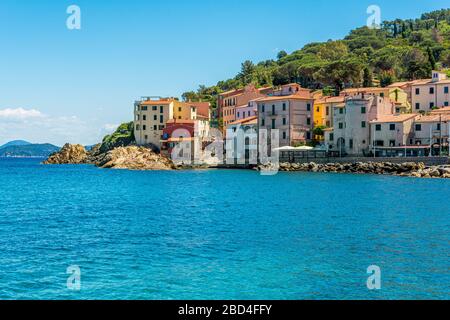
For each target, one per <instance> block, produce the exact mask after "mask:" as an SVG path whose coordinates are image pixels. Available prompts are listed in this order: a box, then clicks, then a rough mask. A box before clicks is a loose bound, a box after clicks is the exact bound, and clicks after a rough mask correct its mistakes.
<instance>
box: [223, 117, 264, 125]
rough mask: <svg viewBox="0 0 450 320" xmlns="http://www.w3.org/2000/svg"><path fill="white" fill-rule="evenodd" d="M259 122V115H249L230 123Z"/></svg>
mask: <svg viewBox="0 0 450 320" xmlns="http://www.w3.org/2000/svg"><path fill="white" fill-rule="evenodd" d="M257 123H258V117H249V118H245V119H240V120H237V121H234V122H231V123H229V124H228V125H235V124H257Z"/></svg>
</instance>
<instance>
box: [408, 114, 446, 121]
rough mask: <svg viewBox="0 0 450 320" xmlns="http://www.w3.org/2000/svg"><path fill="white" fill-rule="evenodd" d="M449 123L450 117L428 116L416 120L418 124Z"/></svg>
mask: <svg viewBox="0 0 450 320" xmlns="http://www.w3.org/2000/svg"><path fill="white" fill-rule="evenodd" d="M439 121H441V122H447V121H450V115H426V116H421V117H420V118H418V119H416V122H439Z"/></svg>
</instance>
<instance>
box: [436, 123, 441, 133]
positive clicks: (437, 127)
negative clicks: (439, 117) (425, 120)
mask: <svg viewBox="0 0 450 320" xmlns="http://www.w3.org/2000/svg"><path fill="white" fill-rule="evenodd" d="M436 130H437V131H441V124H440V123H438V124H437V125H436Z"/></svg>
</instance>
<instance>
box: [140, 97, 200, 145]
mask: <svg viewBox="0 0 450 320" xmlns="http://www.w3.org/2000/svg"><path fill="white" fill-rule="evenodd" d="M197 118H198V116H197V107H196V106H195V105H194V104H191V103H186V102H180V101H178V100H177V99H175V98H161V97H144V98H142V99H141V100H140V101H136V103H135V105H134V135H135V138H136V142H137V144H138V145H149V144H151V145H154V146H156V147H158V148H160V146H161V143H160V142H161V139H162V135H163V130H164V129H165V128H166V124H167V122H168V121H169V120H173V119H175V120H197ZM199 118H201V119H202V120H203V118H204V117H203V116H200V117H199ZM205 121H208V122H209V119H205Z"/></svg>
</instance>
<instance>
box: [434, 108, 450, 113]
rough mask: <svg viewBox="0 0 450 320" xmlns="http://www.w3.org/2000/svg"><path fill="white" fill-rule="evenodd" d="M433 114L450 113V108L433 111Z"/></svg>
mask: <svg viewBox="0 0 450 320" xmlns="http://www.w3.org/2000/svg"><path fill="white" fill-rule="evenodd" d="M431 113H432V114H441V113H450V107H444V108H440V109H436V110H432V111H431Z"/></svg>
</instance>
